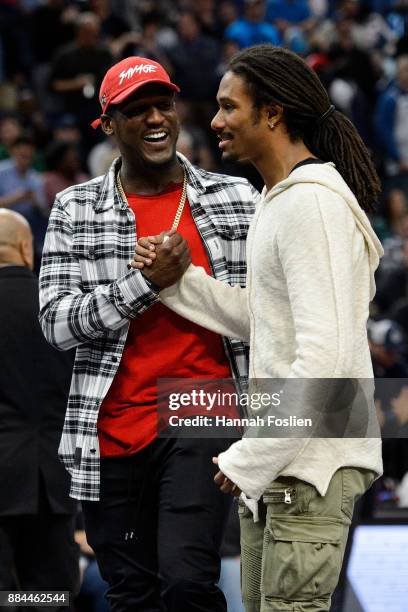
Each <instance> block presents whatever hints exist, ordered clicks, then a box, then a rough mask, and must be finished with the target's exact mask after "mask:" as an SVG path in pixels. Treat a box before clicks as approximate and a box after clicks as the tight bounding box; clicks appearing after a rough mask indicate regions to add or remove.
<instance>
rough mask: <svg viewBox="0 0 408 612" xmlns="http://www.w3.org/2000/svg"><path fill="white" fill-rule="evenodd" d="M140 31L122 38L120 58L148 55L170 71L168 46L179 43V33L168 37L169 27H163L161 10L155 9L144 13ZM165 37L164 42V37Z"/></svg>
mask: <svg viewBox="0 0 408 612" xmlns="http://www.w3.org/2000/svg"><path fill="white" fill-rule="evenodd" d="M140 28H141V31H140V32H137V33H136V32H131V33H129V35H128V36H127V37H122V38H121V43H122V48H121V49H120V50H119V52H118V57H119V58H120V59H125V58H126V57H130V56H135V55H137V56H139V57H148V58H150V59H152V60H154V61H156V62H159V63H160V64H162V66H164V67H165V68H166V70H167V71H170V69H171V67H170V64H169V60H168V58H167V56H166V53H165V49H166V47H168V46H169V47H172V46H174V45H176V44H177V40H178V39H177V35H176V33H175V31H174V30H173V31H172V32H173V36H172V37H171V38H170V39H168V38H167V34H166V33H167V31H168V30H167V29H165V28H163V19H162V16H161V14H160V13H159V12H157V11H153V12H152V13H147V14H145V15H143V16H142V17H141V19H140ZM162 38H164V41H165V42H164V44H163V39H162Z"/></svg>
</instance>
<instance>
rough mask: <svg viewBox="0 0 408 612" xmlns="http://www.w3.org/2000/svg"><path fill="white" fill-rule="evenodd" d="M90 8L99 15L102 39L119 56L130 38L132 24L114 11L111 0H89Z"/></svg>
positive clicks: (113, 53)
mask: <svg viewBox="0 0 408 612" xmlns="http://www.w3.org/2000/svg"><path fill="white" fill-rule="evenodd" d="M88 8H89V10H90V11H91V12H92V13H94V14H95V15H97V16H98V18H99V20H100V25H101V39H102V40H103V42H104V43H105V44H106V45H108V46H109V48H110V50H111V53H112V55H113V56H115V57H116V56H117V55H118V54H119V51H120V50H121V49H122V47H123V45H124V43H125V42H126V41H127V40H129V37H128V34H130V35H132V34H133V35H134V33H132V32H131V27H130V24H129V23H128V21H127V20H126V19H124V18H123V17H122V16H121V15H117V14H115V13H114V12H113V11H112V3H111V2H110V1H109V0H88Z"/></svg>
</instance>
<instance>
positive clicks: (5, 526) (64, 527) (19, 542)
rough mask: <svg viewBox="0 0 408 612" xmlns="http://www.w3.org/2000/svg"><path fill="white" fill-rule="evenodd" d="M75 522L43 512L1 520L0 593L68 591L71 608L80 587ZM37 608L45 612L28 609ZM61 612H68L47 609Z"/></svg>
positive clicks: (58, 515)
mask: <svg viewBox="0 0 408 612" xmlns="http://www.w3.org/2000/svg"><path fill="white" fill-rule="evenodd" d="M4 494H6V493H4ZM74 522H75V519H74V517H73V516H72V515H64V514H54V513H52V512H51V510H50V509H45V508H41V510H40V511H39V512H38V514H34V515H20V516H1V517H0V591H3V590H4V591H9V590H23V591H30V590H33V591H70V596H71V604H72V601H73V597H74V594H75V593H76V592H77V591H78V587H79V551H78V546H77V545H76V543H75V541H74ZM40 608H41V610H43V609H44V607H43V606H39V607H38V608H37V607H30V608H27V609H28V610H30V611H31V612H35V610H39V609H40ZM24 609H25V608H24ZM60 609H62V610H64V611H65V612H67V611H68V608H67V607H63V608H61V607H60V606H55V607H48V608H47V610H48V611H49V612H54V611H56V610H60ZM70 609H72V608H70ZM18 610H20V611H22V610H23V608H21V607H20V608H18Z"/></svg>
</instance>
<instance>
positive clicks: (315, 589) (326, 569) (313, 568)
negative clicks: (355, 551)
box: [261, 515, 347, 601]
mask: <svg viewBox="0 0 408 612" xmlns="http://www.w3.org/2000/svg"><path fill="white" fill-rule="evenodd" d="M345 529H347V528H346V527H345V525H343V524H342V523H341V522H340V521H339V522H336V521H335V520H332V519H328V518H327V519H326V518H325V517H286V516H284V517H281V516H276V515H275V516H273V517H272V518H271V519H270V520H269V521H267V525H266V528H265V533H264V545H263V555H262V556H263V561H262V575H261V592H262V596H263V598H265V599H268V598H272V599H275V600H276V599H282V600H286V601H288V600H289V601H310V600H313V599H329V598H330V597H331V594H332V593H333V591H334V589H335V587H336V585H337V582H338V579H339V574H340V568H341V563H342V558H343V552H344V541H345Z"/></svg>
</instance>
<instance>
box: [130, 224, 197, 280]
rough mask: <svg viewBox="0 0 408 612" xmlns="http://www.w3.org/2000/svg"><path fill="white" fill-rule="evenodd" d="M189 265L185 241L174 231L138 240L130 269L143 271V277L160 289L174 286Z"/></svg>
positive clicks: (189, 255) (189, 259)
mask: <svg viewBox="0 0 408 612" xmlns="http://www.w3.org/2000/svg"><path fill="white" fill-rule="evenodd" d="M190 263H191V254H190V249H189V248H188V244H187V240H184V239H183V237H182V236H181V235H180V234H177V233H176V232H175V231H174V230H171V231H168V232H162V233H161V234H159V235H158V236H149V237H147V238H139V240H138V242H137V245H136V251H135V256H134V258H133V260H132V262H131V266H132V268H136V269H138V270H141V269H143V275H144V276H146V278H147V279H149V280H151V281H152V282H153V283H154V284H155V285H157V286H158V287H160V289H165V288H166V287H170V285H174V283H176V282H177V281H178V280H179V279H180V278H181V277H182V276H183V274H184V272H185V271H186V270H187V268H188V266H189V265H190Z"/></svg>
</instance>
